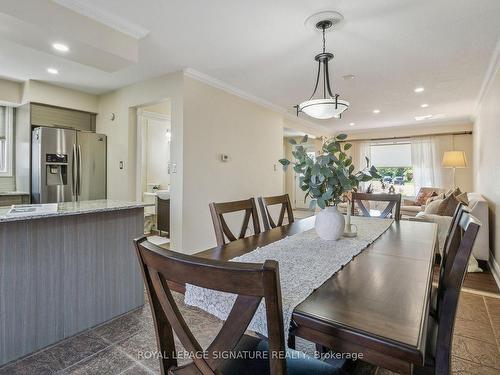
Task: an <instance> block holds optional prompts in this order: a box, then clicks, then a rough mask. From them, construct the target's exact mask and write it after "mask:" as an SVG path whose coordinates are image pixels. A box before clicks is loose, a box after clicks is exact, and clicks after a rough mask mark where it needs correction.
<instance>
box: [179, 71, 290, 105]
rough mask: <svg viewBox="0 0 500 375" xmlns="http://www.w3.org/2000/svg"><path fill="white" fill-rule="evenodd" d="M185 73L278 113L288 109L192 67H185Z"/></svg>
mask: <svg viewBox="0 0 500 375" xmlns="http://www.w3.org/2000/svg"><path fill="white" fill-rule="evenodd" d="M183 73H184V75H185V76H186V77H189V78H193V79H196V80H198V81H201V82H204V83H206V84H207V85H210V86H213V87H215V88H218V89H221V90H223V91H226V92H228V93H230V94H233V95H236V96H238V97H240V98H243V99H246V100H248V101H250V102H252V103H255V104H258V105H260V106H262V107H266V108H268V109H271V110H273V111H275V112H278V113H282V114H284V113H286V109H285V108H283V107H280V106H278V105H276V104H273V103H271V102H269V101H267V100H265V99H262V98H259V97H258V96H255V95H252V94H250V93H248V92H245V91H243V90H240V89H239V88H237V87H234V86H232V85H230V84H228V83H226V82H223V81H221V80H218V79H217V78H213V77H211V76H209V75H207V74H205V73H201V72H199V71H197V70H195V69H191V68H185V69H183Z"/></svg>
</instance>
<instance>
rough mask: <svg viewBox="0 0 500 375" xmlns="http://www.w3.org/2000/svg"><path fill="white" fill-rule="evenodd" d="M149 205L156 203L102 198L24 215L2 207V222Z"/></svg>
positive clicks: (0, 210) (63, 204) (0, 221)
mask: <svg viewBox="0 0 500 375" xmlns="http://www.w3.org/2000/svg"><path fill="white" fill-rule="evenodd" d="M147 206H154V204H148V203H143V202H126V201H117V200H110V199H101V200H94V201H81V202H65V203H59V204H58V208H57V212H50V213H43V214H36V215H33V214H26V215H22V216H17V215H16V216H7V215H6V214H7V212H8V211H9V209H10V207H0V223H3V222H8V221H20V220H34V219H43V218H47V217H53V216H68V215H81V214H88V213H96V212H107V211H116V210H126V209H132V208H144V207H147Z"/></svg>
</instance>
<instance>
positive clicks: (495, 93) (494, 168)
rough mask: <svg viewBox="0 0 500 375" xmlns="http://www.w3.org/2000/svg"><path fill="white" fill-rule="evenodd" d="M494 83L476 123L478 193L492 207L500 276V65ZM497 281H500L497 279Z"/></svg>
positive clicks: (492, 232)
mask: <svg viewBox="0 0 500 375" xmlns="http://www.w3.org/2000/svg"><path fill="white" fill-rule="evenodd" d="M489 82H490V84H489V86H487V87H488V88H487V90H486V91H485V94H484V96H483V98H482V100H481V104H480V107H479V111H478V114H477V117H476V121H475V123H474V152H475V157H474V160H475V168H474V170H475V175H474V186H475V190H477V191H478V192H480V193H481V194H483V196H484V197H485V198H486V199H487V200H488V204H489V207H490V249H491V252H492V254H493V259H490V261H491V263H492V265H493V268H494V270H496V275H497V277H498V276H500V266H499V264H500V245H499V244H498V243H497V241H496V240H497V239H498V238H500V220H498V214H499V213H500V170H499V167H500V148H499V146H498V140H499V139H500V64H497V66H496V69H494V70H493V74H492V76H491V80H490V81H489ZM497 281H500V280H498V279H497Z"/></svg>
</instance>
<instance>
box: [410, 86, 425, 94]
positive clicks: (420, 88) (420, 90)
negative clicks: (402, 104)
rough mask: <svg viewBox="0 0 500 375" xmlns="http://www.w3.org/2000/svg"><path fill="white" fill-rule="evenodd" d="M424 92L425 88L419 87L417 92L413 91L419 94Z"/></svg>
mask: <svg viewBox="0 0 500 375" xmlns="http://www.w3.org/2000/svg"><path fill="white" fill-rule="evenodd" d="M424 90H425V89H424V88H423V87H417V88H416V89H415V90H413V91H415V92H416V93H417V94H418V93H420V92H424Z"/></svg>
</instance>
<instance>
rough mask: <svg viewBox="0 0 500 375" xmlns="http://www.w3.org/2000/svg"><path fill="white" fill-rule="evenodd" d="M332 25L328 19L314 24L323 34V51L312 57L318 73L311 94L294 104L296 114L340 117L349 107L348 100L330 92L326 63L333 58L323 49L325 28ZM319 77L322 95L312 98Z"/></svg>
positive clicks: (316, 116) (314, 116) (319, 117)
mask: <svg viewBox="0 0 500 375" xmlns="http://www.w3.org/2000/svg"><path fill="white" fill-rule="evenodd" d="M332 26H333V22H332V21H331V20H329V19H327V20H322V21H319V22H317V23H316V25H315V27H316V29H318V30H321V31H322V34H323V52H322V53H320V54H318V55H316V56H315V57H314V60H316V61H317V62H318V74H317V76H316V84H315V86H314V91H313V94H312V95H311V97H310V98H309V99H308V100H306V101H305V102H302V103H300V104H299V105H296V106H295V108H296V109H297V116H298V115H299V113H300V112H304V113H305V114H306V115H308V116H310V117H313V118H316V119H320V120H326V119H330V118H341V116H342V112H344V111H345V110H346V109H347V108H349V102H347V101H345V100H341V99H339V95H338V94H335V95H334V94H332V89H331V87H330V75H329V73H328V63H329V62H330V60H331V59H333V54H331V53H330V52H326V50H325V30H327V29H329V28H331V27H332ZM320 79H321V80H322V86H323V90H320V92H321V91H322V97H320V98H317V99H314V96H315V95H316V91H318V86H319V83H320Z"/></svg>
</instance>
